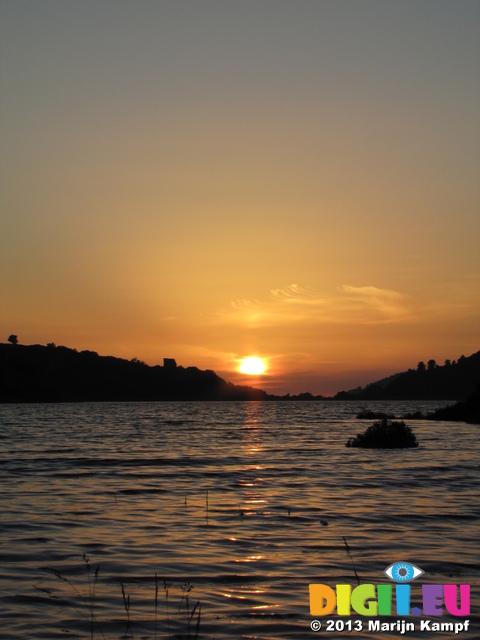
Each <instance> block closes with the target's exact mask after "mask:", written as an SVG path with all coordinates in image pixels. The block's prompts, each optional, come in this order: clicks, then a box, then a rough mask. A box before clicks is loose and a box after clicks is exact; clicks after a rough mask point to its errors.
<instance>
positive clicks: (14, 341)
mask: <svg viewBox="0 0 480 640" xmlns="http://www.w3.org/2000/svg"><path fill="white" fill-rule="evenodd" d="M8 341H9V342H10V343H11V344H18V338H17V336H15V335H13V333H12V335H11V336H8Z"/></svg>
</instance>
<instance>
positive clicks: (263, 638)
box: [0, 402, 480, 640]
mask: <svg viewBox="0 0 480 640" xmlns="http://www.w3.org/2000/svg"><path fill="white" fill-rule="evenodd" d="M445 404H446V403H419V402H410V403H407V402H403V403H400V402H398V403H397V402H389V403H379V402H376V403H373V402H372V403H367V402H358V403H357V402H344V403H343V402H232V403H229V402H223V403H221V402H217V403H196V402H191V403H188V402H187V403H148V402H145V403H125V404H122V403H105V404H103V403H92V404H89V403H84V404H31V405H30V404H13V405H0V416H1V426H0V445H1V452H2V455H1V459H0V479H1V488H2V490H1V494H0V506H1V518H0V560H1V562H0V629H1V631H0V635H1V637H2V638H5V639H12V640H18V639H20V638H22V639H25V638H28V639H29V640H36V639H40V638H42V639H45V638H46V639H49V640H51V639H54V638H91V637H94V638H108V639H109V640H110V639H113V638H124V637H127V638H136V639H142V638H145V639H147V638H148V639H151V640H153V639H157V638H158V639H160V638H161V639H168V638H170V639H171V640H174V639H179V638H188V637H190V638H195V637H198V638H203V639H208V640H211V639H215V640H225V639H227V640H228V639H230V638H232V639H237V638H238V639H243V638H245V639H247V638H248V639H254V638H255V639H258V640H295V639H300V638H301V639H305V638H315V637H318V638H321V637H324V638H325V637H328V638H333V637H337V636H349V637H355V638H372V637H379V638H380V637H381V638H384V639H385V640H389V639H391V638H398V637H400V632H399V631H390V632H381V633H380V632H379V633H378V634H375V633H370V632H368V630H367V620H368V619H367V618H362V617H359V616H357V615H352V618H351V620H360V621H363V625H364V629H363V630H361V631H355V632H354V631H348V630H344V631H343V632H341V631H333V632H328V631H326V630H325V629H323V630H322V631H321V632H320V633H318V634H316V633H314V632H313V631H312V630H311V629H310V624H311V622H312V620H313V617H312V616H311V615H310V609H309V584H312V583H324V584H327V585H331V586H333V587H334V586H335V585H336V584H337V583H347V584H351V585H352V587H354V586H356V584H357V578H356V575H355V572H356V573H357V575H358V578H359V579H360V582H361V583H372V584H379V583H388V578H386V576H385V575H384V573H383V572H384V570H385V569H386V568H387V566H389V565H390V564H392V563H393V562H397V561H406V562H409V563H412V564H414V565H416V566H417V567H419V568H420V569H422V570H423V571H425V575H424V576H423V577H422V578H420V580H419V582H424V583H442V584H446V583H454V584H461V583H467V584H470V585H472V587H471V588H472V599H471V607H472V611H471V615H470V616H469V619H470V627H473V629H471V630H469V631H468V632H467V633H463V636H462V637H468V638H475V637H477V638H478V637H480V618H479V607H478V605H479V602H478V593H479V587H480V575H479V574H480V571H479V563H478V559H479V545H478V540H479V539H480V528H479V519H480V512H479V494H480V477H479V472H478V469H479V450H480V446H479V438H478V432H479V428H480V427H479V426H478V425H467V424H465V423H446V422H430V421H422V420H420V421H408V420H407V423H408V424H409V425H410V426H411V427H412V429H413V430H414V433H415V435H416V436H417V440H418V441H419V445H420V446H419V447H418V448H416V449H404V450H398V449H397V450H365V449H355V448H347V447H345V443H346V441H347V440H348V438H350V437H352V436H355V435H356V434H357V433H359V432H361V431H364V429H365V428H366V427H367V426H368V425H370V424H371V423H372V421H371V420H367V421H364V420H357V419H356V417H355V416H356V414H357V413H358V412H359V411H360V410H363V409H366V408H368V409H374V410H384V411H385V410H386V411H388V412H392V413H395V414H396V415H400V414H402V413H403V412H406V411H415V410H418V409H420V410H422V411H430V410H433V409H434V408H437V407H438V406H444V405H445ZM345 540H346V542H347V544H348V548H349V552H350V553H347V549H346V546H345ZM415 589H417V591H418V589H420V585H416V584H415V583H412V606H414V604H415V603H414V599H415V598H414V595H415V594H414V592H415ZM415 593H416V592H415ZM420 593H421V589H420ZM417 604H418V603H417ZM420 604H421V603H420ZM329 617H330V618H331V619H336V620H339V618H337V617H336V615H331V616H329ZM420 619H421V618H417V619H415V618H412V617H410V618H408V620H409V621H412V620H413V621H414V622H416V625H415V627H416V628H415V630H414V631H413V632H409V633H408V634H406V635H408V636H409V637H414V638H425V637H442V638H445V637H452V638H453V637H458V636H456V635H455V634H454V633H451V634H450V635H449V634H445V633H439V634H438V635H436V634H434V633H426V632H421V631H420V628H419V621H420ZM343 620H344V621H347V620H348V618H343ZM391 620H397V616H396V614H395V616H392V618H391ZM441 620H442V621H452V620H453V621H458V620H459V618H453V617H452V616H450V615H448V614H446V615H444V616H443V618H442V619H441ZM461 620H462V621H463V618H462V619H461ZM437 621H438V619H437ZM460 635H462V634H460Z"/></svg>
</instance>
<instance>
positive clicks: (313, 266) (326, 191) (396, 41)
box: [0, 0, 480, 394]
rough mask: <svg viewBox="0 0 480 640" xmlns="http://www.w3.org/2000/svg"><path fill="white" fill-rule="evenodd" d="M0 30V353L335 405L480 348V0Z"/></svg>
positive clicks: (171, 11) (157, 6)
mask: <svg viewBox="0 0 480 640" xmlns="http://www.w3.org/2000/svg"><path fill="white" fill-rule="evenodd" d="M0 23H1V24H0V30H1V31H0V39H1V43H0V47H1V49H0V55H1V62H0V65H1V67H0V73H1V96H0V99H1V114H0V136H1V137H0V144H1V148H0V158H1V183H0V190H1V195H0V210H1V227H0V253H1V280H0V292H1V298H2V309H1V316H0V335H1V336H3V337H1V338H0V339H1V340H2V341H5V340H6V338H7V337H8V335H9V334H10V333H16V334H18V336H19V339H20V341H21V342H23V343H35V342H38V343H43V344H45V343H47V342H55V343H57V344H65V345H67V346H71V347H75V348H77V349H93V350H96V351H98V352H99V353H101V354H112V355H117V356H122V357H126V358H132V357H138V358H140V359H143V360H145V361H146V362H148V363H150V364H156V363H158V362H161V360H162V358H163V357H164V356H166V357H174V358H176V359H177V361H178V362H179V363H180V364H183V365H185V366H189V365H196V366H198V367H200V368H202V369H203V368H211V369H214V370H215V371H217V372H218V373H219V374H220V375H222V376H223V377H225V378H227V379H228V380H231V381H232V382H240V381H242V382H249V383H252V384H255V385H256V386H259V387H262V388H266V389H271V390H273V391H277V392H287V391H290V392H292V393H295V392H299V391H311V392H313V393H324V394H330V393H334V392H335V391H338V390H340V389H344V388H350V387H353V386H357V384H364V383H365V382H368V381H371V380H372V379H375V378H378V377H382V376H383V375H388V374H391V373H394V372H395V371H397V370H403V369H407V368H409V367H414V366H415V365H416V363H417V362H418V360H427V359H430V358H435V359H436V360H437V361H438V362H439V363H443V360H444V359H445V358H450V359H455V358H458V357H459V356H460V355H462V354H464V355H469V354H470V353H473V352H474V351H477V350H478V349H479V348H480V321H479V320H480V313H479V311H480V304H479V303H480V283H479V276H480V258H479V252H478V244H479V237H480V233H479V232H480V223H479V221H480V190H479V184H480V182H479V175H480V131H479V117H478V116H479V112H480V109H479V108H480V72H479V71H480V69H479V60H480V47H479V41H480V29H479V27H480V3H479V2H477V1H476V0H475V1H470V0H458V1H457V2H451V1H448V2H445V1H442V0H435V1H431V0H422V1H411V0H401V1H400V0H398V1H388V0H381V1H376V0H375V1H374V0H355V1H353V0H351V1H344V0H332V1H329V0H316V1H305V0H295V1H294V2H293V1H288V2H287V1H285V0H275V1H273V0H255V1H249V0H241V1H240V0H237V1H235V2H233V1H228V0H222V1H211V0H205V1H202V0H195V1H194V0H190V1H182V0H172V1H170V2H166V1H161V0H159V1H148V0H137V1H135V2H133V1H131V2H126V1H122V0H115V1H106V0H96V1H90V0H83V1H82V2H79V1H71V0H60V1H51V0H41V1H38V0H36V1H30V2H27V1H25V0H15V1H10V0H0ZM250 355H257V356H260V357H262V358H264V359H265V361H266V363H267V372H266V374H265V375H264V376H262V377H260V378H256V379H251V380H248V379H246V378H245V377H244V376H241V375H240V374H239V373H238V371H237V370H238V366H239V364H240V362H241V360H242V358H244V357H246V356H250Z"/></svg>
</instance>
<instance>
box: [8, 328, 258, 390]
mask: <svg viewBox="0 0 480 640" xmlns="http://www.w3.org/2000/svg"><path fill="white" fill-rule="evenodd" d="M265 399H267V394H266V392H265V391H261V390H260V389H255V388H253V387H248V386H239V385H234V384H232V383H230V382H226V381H225V380H223V379H222V378H220V377H219V376H217V375H216V373H214V372H213V371H201V370H200V369H197V368H196V367H187V368H184V367H181V366H178V367H177V366H176V364H175V361H174V360H169V359H166V360H165V363H164V366H159V365H157V366H149V365H147V364H145V363H144V362H141V361H139V360H137V359H136V358H134V359H133V360H124V359H122V358H115V357H113V356H100V355H98V353H96V352H94V351H80V352H78V351H77V350H75V349H69V348H68V347H62V346H59V347H57V346H55V345H53V344H50V345H47V346H43V345H21V344H17V343H16V342H15V341H13V342H11V344H0V402H87V401H91V402H99V401H129V400H132V401H133V400H176V401H177V400H265Z"/></svg>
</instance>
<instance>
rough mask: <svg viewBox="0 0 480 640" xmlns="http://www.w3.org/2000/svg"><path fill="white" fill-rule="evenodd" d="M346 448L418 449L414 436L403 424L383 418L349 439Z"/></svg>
mask: <svg viewBox="0 0 480 640" xmlns="http://www.w3.org/2000/svg"><path fill="white" fill-rule="evenodd" d="M346 446H347V447H363V448H366V449H404V448H409V447H418V442H417V439H416V437H415V434H414V433H413V431H412V430H411V429H410V427H409V426H407V425H406V424H405V423H404V422H394V421H393V420H388V419H387V418H383V420H380V421H378V422H375V423H374V424H372V425H370V426H369V427H368V428H367V429H366V430H365V431H364V433H359V434H358V435H357V436H356V437H355V438H349V440H348V442H347V444H346Z"/></svg>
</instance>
